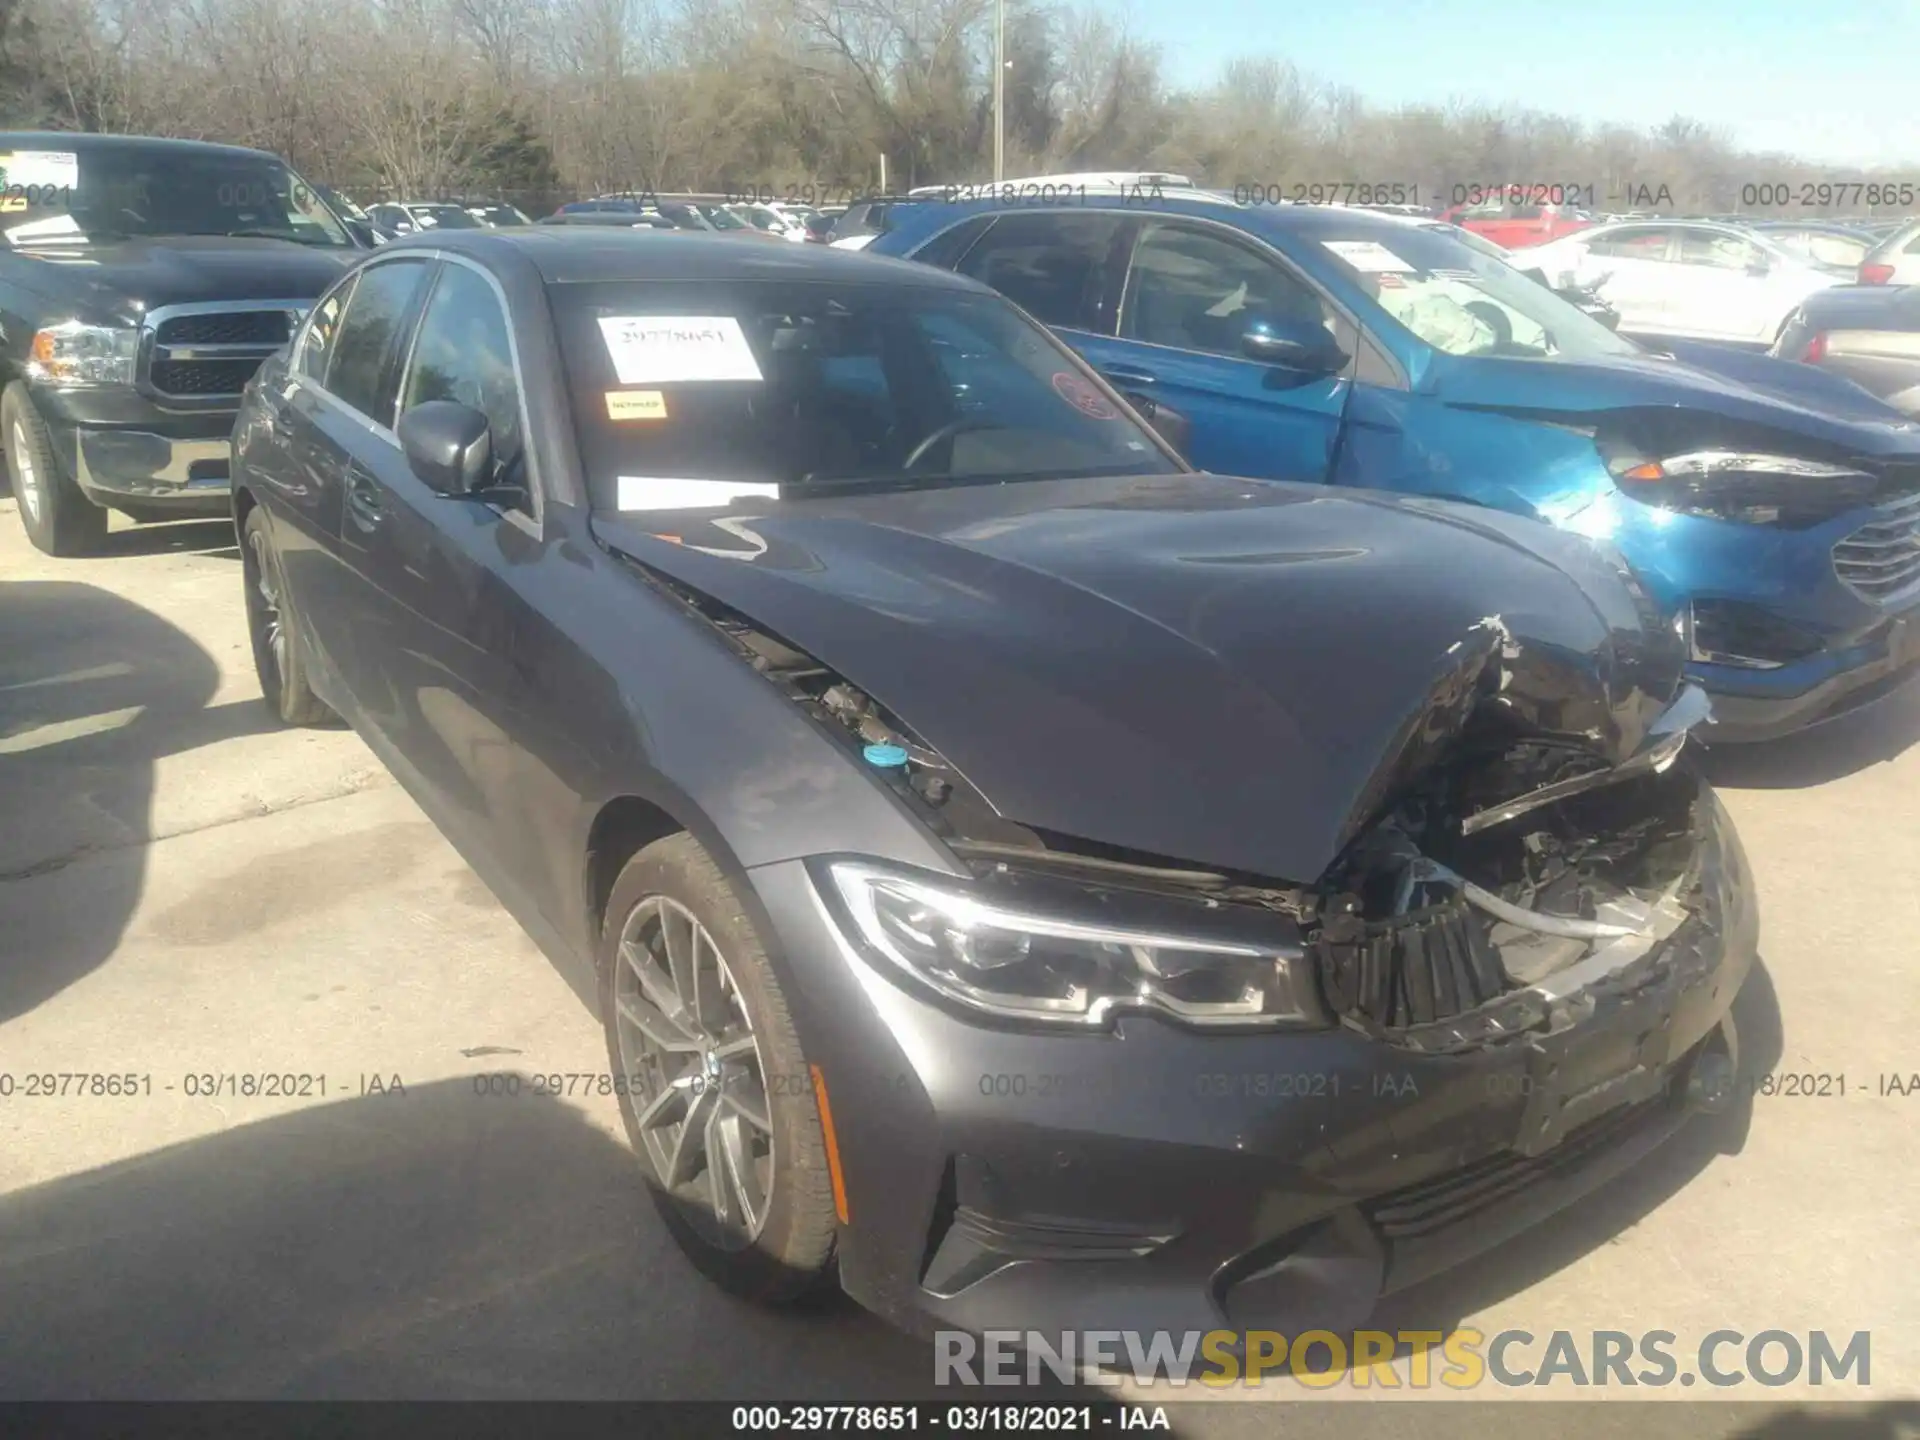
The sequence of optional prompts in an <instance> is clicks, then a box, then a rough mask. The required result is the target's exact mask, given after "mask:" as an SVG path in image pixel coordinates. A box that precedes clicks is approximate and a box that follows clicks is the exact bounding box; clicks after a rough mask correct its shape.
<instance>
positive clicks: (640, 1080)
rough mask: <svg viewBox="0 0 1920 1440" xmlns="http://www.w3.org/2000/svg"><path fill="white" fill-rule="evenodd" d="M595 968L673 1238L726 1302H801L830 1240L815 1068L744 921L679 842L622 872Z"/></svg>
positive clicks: (694, 846)
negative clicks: (733, 1298)
mask: <svg viewBox="0 0 1920 1440" xmlns="http://www.w3.org/2000/svg"><path fill="white" fill-rule="evenodd" d="M598 958H599V962H600V972H601V1004H602V1010H603V1013H604V1015H605V1017H606V1032H607V1052H608V1056H609V1058H610V1059H611V1061H612V1065H613V1070H614V1073H615V1074H616V1075H617V1076H619V1077H620V1080H621V1083H620V1084H619V1085H618V1086H617V1087H616V1089H617V1091H618V1092H619V1100H620V1113H621V1116H622V1118H623V1119H624V1120H625V1122H626V1127H627V1138H628V1139H629V1140H630V1141H631V1142H632V1144H633V1148H634V1150H635V1152H636V1153H637V1154H638V1155H639V1157H640V1161H641V1165H642V1168H643V1170H644V1172H645V1174H646V1179H647V1184H648V1188H649V1189H650V1191H651V1192H652V1195H653V1199H654V1203H655V1205H656V1206H657V1207H658V1208H659V1210H660V1213H661V1215H662V1217H663V1218H664V1219H665V1220H666V1223H667V1227H668V1229H669V1230H670V1231H671V1232H672V1233H673V1237H674V1239H675V1240H676V1241H677V1242H678V1243H679V1245H680V1248H681V1249H682V1250H683V1251H685V1252H686V1254H687V1256H688V1258H689V1259H691V1260H692V1261H693V1263H694V1265H695V1266H697V1267H698V1268H699V1269H700V1271H701V1272H702V1273H703V1274H705V1275H706V1276H707V1277H708V1278H709V1279H711V1280H713V1281H714V1282H715V1283H716V1284H718V1285H719V1286H721V1288H723V1289H725V1290H727V1291H729V1292H731V1293H733V1294H735V1295H739V1296H742V1297H744V1298H746V1299H750V1300H756V1301H759V1302H761V1303H763V1304H769V1305H778V1304H785V1303H790V1302H792V1301H795V1300H798V1299H800V1298H802V1297H804V1296H806V1295H807V1294H809V1293H811V1292H813V1291H814V1290H815V1289H817V1288H818V1287H819V1286H820V1285H822V1284H823V1283H824V1282H825V1280H826V1278H827V1277H828V1275H829V1274H830V1272H831V1269H832V1261H833V1250H834V1242H835V1239H836V1238H837V1236H838V1233H839V1232H838V1220H837V1216H836V1212H835V1208H834V1198H833V1183H832V1178H831V1174H830V1172H829V1170H828V1167H827V1156H826V1144H825V1140H824V1138H823V1136H824V1132H823V1130H822V1128H821V1124H820V1112H819V1107H818V1105H817V1103H816V1101H815V1098H814V1089H813V1080H812V1071H811V1069H810V1067H809V1066H808V1064H807V1061H806V1057H805V1056H804V1055H803V1054H802V1053H801V1049H800V1040H799V1037H798V1035H797V1034H796V1033H795V1031H794V1027H793V1020H792V1017H791V1016H790V1014H789V1013H788V1010H787V1002H786V997H785V996H784V995H783V994H782V993H781V990H780V983H779V981H778V979H777V978H776V977H775V975H774V972H773V968H772V966H771V965H769V963H768V961H767V954H766V950H765V948H764V947H763V946H762V944H761V942H760V937H759V935H758V933H757V932H756V930H755V928H754V924H753V921H752V920H751V919H750V918H749V917H748V915H747V914H746V911H745V909H744V907H743V906H742V905H741V904H740V901H739V899H738V897H737V896H736V895H735V894H734V891H733V887H732V885H731V884H729V883H728V881H727V879H726V877H725V876H724V875H722V874H721V872H720V868H719V866H717V865H715V864H714V862H713V859H712V857H711V856H709V855H708V854H707V852H706V851H705V850H703V849H702V848H701V847H700V845H699V844H698V843H697V842H696V841H695V840H694V839H693V838H692V837H691V836H689V835H675V836H671V837H669V838H667V839H665V840H660V841H656V842H655V843H654V844H652V845H649V846H648V847H647V848H646V849H644V850H642V851H641V852H640V853H639V854H638V855H635V856H634V857H633V858H632V859H631V860H629V861H628V862H627V864H626V867H625V868H624V869H623V870H622V871H621V872H620V877H619V879H618V880H616V881H615V882H614V886H613V893H612V896H611V897H610V899H609V901H608V904H607V914H606V921H605V924H604V925H603V927H602V932H601V938H600V953H599V957H598Z"/></svg>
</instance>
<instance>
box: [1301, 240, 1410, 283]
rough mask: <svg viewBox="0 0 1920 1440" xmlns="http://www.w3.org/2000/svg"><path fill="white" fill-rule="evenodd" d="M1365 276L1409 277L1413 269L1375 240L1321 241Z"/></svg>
mask: <svg viewBox="0 0 1920 1440" xmlns="http://www.w3.org/2000/svg"><path fill="white" fill-rule="evenodd" d="M1320 243H1321V244H1322V245H1324V246H1326V247H1327V249H1329V250H1331V251H1332V252H1333V253H1334V254H1336V255H1338V256H1339V257H1340V258H1341V259H1342V260H1344V261H1346V262H1347V263H1348V264H1349V265H1351V266H1353V268H1354V269H1356V270H1358V271H1360V272H1361V273H1363V274H1366V275H1411V274H1413V273H1414V267H1413V266H1411V265H1409V264H1408V263H1407V262H1406V261H1404V260H1402V259H1401V258H1400V257H1399V256H1398V255H1396V254H1394V253H1393V252H1392V251H1391V250H1389V249H1387V247H1386V246H1384V245H1382V244H1381V243H1380V242H1379V241H1377V240H1322V241H1321V242H1320Z"/></svg>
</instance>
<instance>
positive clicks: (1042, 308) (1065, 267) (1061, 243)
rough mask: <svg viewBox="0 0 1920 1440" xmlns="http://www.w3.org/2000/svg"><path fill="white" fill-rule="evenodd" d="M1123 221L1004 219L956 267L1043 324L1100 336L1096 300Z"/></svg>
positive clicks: (1057, 217) (1074, 217)
mask: <svg viewBox="0 0 1920 1440" xmlns="http://www.w3.org/2000/svg"><path fill="white" fill-rule="evenodd" d="M1123 223H1124V221H1123V220H1122V218H1121V217H1120V216H1118V215H1085V214H1042V213H1038V212H1029V213H1027V214H1014V215H1002V216H1000V217H999V218H998V219H997V220H995V221H994V222H993V227H992V228H991V229H989V230H988V231H987V233H986V234H985V235H983V236H981V238H980V240H979V241H978V242H977V243H976V244H975V245H974V246H973V248H972V249H971V250H969V251H968V252H967V253H966V256H965V258H964V259H962V260H961V261H960V263H959V265H958V267H957V268H958V270H959V272H960V273H961V274H962V275H966V276H969V277H971V278H972V279H975V280H978V281H980V282H981V283H982V284H985V285H991V286H992V287H993V288H994V289H995V290H998V291H999V292H1000V293H1001V294H1002V295H1004V296H1006V297H1007V298H1008V299H1009V300H1011V301H1013V303H1014V304H1016V305H1018V306H1019V307H1020V308H1021V309H1023V310H1025V311H1026V312H1027V313H1028V314H1029V315H1031V316H1033V317H1034V318H1035V319H1036V320H1038V321H1040V322H1041V323H1042V324H1043V325H1051V326H1053V327H1055V328H1056V329H1065V330H1090V331H1094V332H1096V333H1099V332H1101V331H1102V330H1103V328H1104V327H1103V326H1102V324H1101V321H1100V299H1101V296H1102V294H1103V293H1104V291H1105V289H1106V281H1107V273H1108V267H1109V264H1110V262H1111V257H1112V254H1113V247H1114V242H1115V241H1116V240H1117V239H1118V238H1119V235H1120V227H1121V225H1122V224H1123Z"/></svg>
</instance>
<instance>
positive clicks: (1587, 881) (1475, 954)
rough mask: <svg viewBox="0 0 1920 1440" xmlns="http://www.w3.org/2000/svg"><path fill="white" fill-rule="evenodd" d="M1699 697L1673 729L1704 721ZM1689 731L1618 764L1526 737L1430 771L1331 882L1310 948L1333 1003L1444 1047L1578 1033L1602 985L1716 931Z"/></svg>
mask: <svg viewBox="0 0 1920 1440" xmlns="http://www.w3.org/2000/svg"><path fill="white" fill-rule="evenodd" d="M1698 694H1699V692H1698V691H1689V692H1685V694H1684V695H1683V702H1682V703H1684V706H1685V713H1683V714H1682V715H1680V716H1676V717H1675V718H1676V721H1678V720H1682V719H1687V720H1688V723H1689V724H1690V723H1698V721H1699V720H1700V719H1704V718H1705V715H1706V709H1705V706H1704V705H1703V704H1700V703H1699V702H1698V701H1697V700H1695V699H1693V698H1691V697H1694V696H1697V695H1698ZM1676 708H1679V706H1678V705H1677V706H1676ZM1670 713H1671V712H1670ZM1689 717H1691V718H1690V719H1689ZM1686 733H1687V729H1686V727H1685V726H1683V725H1680V724H1677V723H1676V724H1674V725H1672V726H1670V727H1668V728H1665V729H1663V730H1661V731H1660V732H1659V734H1658V735H1657V736H1655V737H1650V743H1649V744H1648V745H1647V746H1646V747H1644V748H1643V749H1642V751H1641V752H1640V753H1639V754H1638V755H1636V756H1635V757H1633V759H1631V760H1629V761H1628V762H1627V763H1626V764H1624V765H1619V766H1606V765H1601V764H1599V763H1598V762H1596V761H1594V760H1593V759H1592V758H1591V757H1589V756H1586V755H1583V754H1581V753H1580V752H1578V751H1577V750H1574V749H1572V748H1570V747H1567V746H1564V745H1560V744H1547V743H1539V742H1521V743H1517V744H1513V745H1510V746H1507V747H1504V748H1502V749H1500V750H1497V751H1495V752H1493V753H1483V754H1475V755H1469V756H1461V757H1458V758H1456V759H1455V760H1454V761H1453V762H1452V763H1450V764H1448V765H1445V766H1443V767H1440V768H1438V769H1436V770H1435V771H1433V772H1431V773H1430V774H1429V775H1428V776H1427V777H1426V779H1425V781H1424V782H1423V783H1422V784H1421V785H1420V786H1419V787H1418V788H1417V789H1416V790H1415V791H1414V792H1413V793H1412V794H1410V795H1408V796H1407V797H1406V798H1405V799H1403V800H1402V801H1401V802H1400V803H1399V804H1398V805H1397V806H1396V807H1395V809H1394V810H1393V811H1392V813H1391V814H1389V815H1388V816H1387V817H1385V818H1384V819H1383V820H1381V821H1380V822H1379V823H1378V824H1377V825H1376V826H1375V827H1374V828H1373V829H1372V830H1370V831H1369V832H1368V833H1367V834H1366V835H1365V836H1363V837H1362V838H1361V839H1360V840H1359V841H1358V842H1356V843H1355V844H1354V845H1353V846H1352V847H1350V849H1349V850H1348V852H1347V853H1346V854H1345V855H1344V856H1343V857H1342V858H1341V860H1340V862H1339V863H1337V864H1336V865H1335V866H1334V867H1333V869H1332V871H1331V872H1330V873H1329V874H1328V876H1327V878H1326V880H1325V881H1324V882H1323V884H1322V886H1321V896H1322V917H1321V922H1320V924H1319V926H1318V927H1317V930H1316V932H1315V934H1314V936H1313V939H1312V942H1311V949H1312V953H1313V955H1314V959H1315V966H1316V971H1317V974H1318V976H1319V979H1320V983H1321V986H1322V988H1323V990H1324V992H1325V996H1326V999H1327V1003H1328V1005H1329V1006H1330V1008H1331V1009H1332V1010H1333V1011H1334V1013H1335V1014H1337V1015H1338V1016H1339V1017H1340V1019H1341V1021H1342V1022H1343V1023H1345V1024H1347V1025H1349V1026H1352V1027H1354V1028H1356V1029H1359V1030H1362V1031H1364V1032H1365V1033H1367V1034H1369V1035H1371V1036H1373V1037H1374V1038H1376V1039H1379V1040H1381V1041H1384V1042H1386V1043H1389V1044H1392V1045H1396V1046H1400V1047H1404V1048H1406V1049H1409V1050H1415V1051H1419V1052H1422V1053H1429V1054H1445V1053H1450V1052H1454V1051H1459V1050H1466V1049H1471V1048H1475V1047H1478V1046H1485V1045H1490V1044H1496V1043H1499V1042H1501V1041H1503V1040H1506V1039H1509V1038H1511V1037H1515V1036H1520V1035H1525V1034H1528V1033H1534V1034H1538V1033H1541V1032H1543V1031H1544V1032H1546V1033H1555V1032H1558V1031H1560V1030H1564V1029H1566V1028H1569V1027H1570V1026H1572V1025H1574V1024H1577V1023H1578V1022H1579V1021H1580V1020H1581V1019H1582V1018H1583V1017H1584V1016H1585V1015H1586V1014H1588V1013H1590V1011H1591V1009H1592V1005H1593V1003H1594V999H1595V996H1596V995H1597V994H1599V993H1602V992H1604V991H1607V990H1617V989H1621V988H1631V987H1632V986H1633V985H1634V984H1636V983H1638V982H1639V981H1640V980H1642V979H1645V978H1647V977H1649V976H1651V975H1652V974H1653V973H1654V972H1656V971H1661V970H1662V969H1663V967H1664V966H1665V965H1666V963H1667V962H1668V961H1669V960H1670V959H1672V958H1673V957H1675V956H1677V955H1682V954H1686V953H1691V951H1692V950H1693V949H1694V948H1696V947H1694V946H1693V945H1691V944H1690V941H1691V939H1692V938H1693V936H1694V932H1697V931H1699V930H1701V929H1702V928H1704V927H1710V926H1712V925H1713V924H1714V923H1715V922H1714V919H1713V917H1712V915H1711V914H1710V913H1709V908H1710V907H1708V906H1707V905H1706V903H1705V897H1706V887H1705V886H1704V884H1703V879H1704V876H1703V867H1704V864H1705V857H1706V855H1707V853H1708V848H1709V844H1710V841H1711V839H1712V832H1713V827H1714V824H1715V815H1716V808H1715V802H1714V800H1713V798H1712V795H1711V793H1710V792H1709V791H1708V789H1707V787H1706V786H1705V784H1704V783H1703V782H1702V781H1701V780H1700V779H1699V777H1698V776H1697V775H1696V774H1694V772H1693V771H1692V770H1691V769H1690V768H1688V767H1685V766H1682V765H1680V764H1678V763H1677V761H1678V759H1679V754H1680V748H1681V746H1682V745H1683V744H1684V742H1685V738H1686Z"/></svg>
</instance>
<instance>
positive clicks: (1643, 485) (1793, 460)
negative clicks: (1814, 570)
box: [1607, 449, 1880, 527]
mask: <svg viewBox="0 0 1920 1440" xmlns="http://www.w3.org/2000/svg"><path fill="white" fill-rule="evenodd" d="M1607 468H1608V470H1609V472H1610V473H1611V474H1612V475H1613V478H1614V480H1615V482H1616V483H1617V484H1618V485H1619V486H1620V489H1621V492H1622V493H1623V494H1625V495H1628V496H1630V497H1631V498H1633V499H1635V500H1638V501H1641V502H1642V503H1644V504H1648V505H1655V506H1658V507H1659V508H1661V509H1663V510H1671V511H1674V512H1675V513H1677V514H1682V515H1704V516H1707V517H1710V518H1712V519H1716V520H1737V521H1741V522H1744V523H1746V524H1749V525H1787V526H1796V527H1797V526H1804V525H1813V524H1818V523H1820V521H1822V520H1826V519H1830V518H1832V517H1833V516H1835V515H1838V514H1840V513H1842V512H1843V511H1846V510H1851V509H1853V508H1855V507H1856V506H1859V505H1863V504H1865V503H1867V502H1868V501H1870V500H1871V499H1872V498H1873V496H1874V494H1875V492H1876V491H1878V489H1879V488H1880V477H1879V476H1877V475H1874V474H1873V473H1872V472H1870V471H1867V470H1862V469H1859V468H1858V467H1856V466H1852V465H1841V464H1835V463H1832V462H1830V461H1825V460H1808V459H1803V458H1801V457H1799V456H1795V455H1775V454H1769V453H1765V452H1754V451H1740V450H1712V449H1709V450H1689V451H1686V452H1684V453H1682V454H1677V455H1669V456H1666V457H1665V458H1660V459H1648V458H1644V457H1642V456H1639V455H1636V454H1633V453H1632V452H1627V453H1624V454H1618V453H1617V454H1615V455H1613V456H1611V457H1609V460H1608V465H1607Z"/></svg>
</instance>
